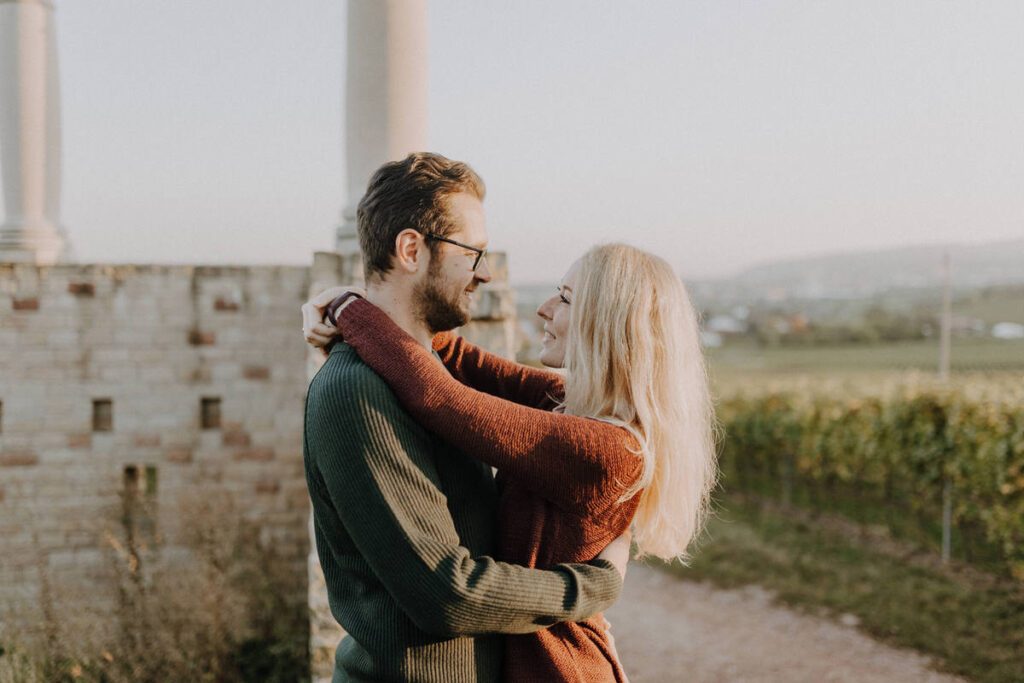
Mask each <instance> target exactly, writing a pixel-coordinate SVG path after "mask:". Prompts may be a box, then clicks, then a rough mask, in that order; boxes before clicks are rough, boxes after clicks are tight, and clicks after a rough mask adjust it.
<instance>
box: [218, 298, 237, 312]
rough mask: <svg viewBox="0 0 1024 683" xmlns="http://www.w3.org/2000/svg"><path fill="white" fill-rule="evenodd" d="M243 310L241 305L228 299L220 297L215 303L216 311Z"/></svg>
mask: <svg viewBox="0 0 1024 683" xmlns="http://www.w3.org/2000/svg"><path fill="white" fill-rule="evenodd" d="M240 308H241V306H240V305H239V303H238V302H237V301H235V300H233V299H230V298H228V297H223V296H219V297H217V299H216V300H215V301H214V302H213V310H215V311H222V312H223V311H237V310H239V309H240Z"/></svg>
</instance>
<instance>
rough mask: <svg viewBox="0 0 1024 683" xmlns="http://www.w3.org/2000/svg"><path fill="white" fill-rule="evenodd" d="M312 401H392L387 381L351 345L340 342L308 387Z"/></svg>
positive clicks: (392, 396) (392, 397)
mask: <svg viewBox="0 0 1024 683" xmlns="http://www.w3.org/2000/svg"><path fill="white" fill-rule="evenodd" d="M309 398H310V400H311V401H312V400H318V399H334V400H341V401H346V402H347V401H356V400H365V401H373V402H378V401H385V402H388V403H391V402H393V401H394V400H395V399H394V395H393V394H392V393H391V390H390V389H389V388H388V386H387V384H386V383H385V382H384V380H383V379H382V378H381V377H380V375H378V374H377V373H376V372H374V371H373V368H371V367H370V366H369V365H367V364H366V363H365V362H363V359H362V358H360V357H359V354H358V353H356V351H355V349H353V348H352V347H351V346H349V345H348V344H345V343H343V342H338V344H337V345H336V346H335V347H334V348H333V349H331V353H330V355H328V356H327V360H325V361H324V364H323V365H322V366H321V367H320V370H319V371H318V372H317V373H316V375H315V376H314V377H313V381H312V382H310V384H309Z"/></svg>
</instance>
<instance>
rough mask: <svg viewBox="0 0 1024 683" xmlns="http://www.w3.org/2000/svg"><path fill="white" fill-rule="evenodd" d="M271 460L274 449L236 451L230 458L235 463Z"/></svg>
mask: <svg viewBox="0 0 1024 683" xmlns="http://www.w3.org/2000/svg"><path fill="white" fill-rule="evenodd" d="M273 459H274V449H272V448H247V449H245V450H242V451H237V452H236V453H235V454H234V455H233V456H232V460H234V461H236V462H269V461H271V460H273Z"/></svg>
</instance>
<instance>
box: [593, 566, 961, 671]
mask: <svg viewBox="0 0 1024 683" xmlns="http://www.w3.org/2000/svg"><path fill="white" fill-rule="evenodd" d="M607 617H608V620H609V621H610V622H611V623H612V626H613V628H612V633H613V634H614V635H615V640H616V646H617V647H618V650H619V655H620V656H621V658H622V663H623V666H624V667H625V669H626V673H627V674H628V675H629V677H630V682H631V683H669V682H672V681H681V682H685V683H755V682H756V683H775V682H785V683H804V682H806V683H822V682H824V681H832V682H835V681H841V682H843V683H847V682H849V683H854V682H855V683H896V682H902V681H915V682H916V681H927V682H928V683H955V682H958V683H963V679H961V678H956V677H954V676H949V675H946V674H940V673H936V672H934V671H931V670H930V669H929V668H928V658H927V657H925V656H924V655H921V654H918V653H916V652H912V651H908V650H898V649H895V648H892V647H889V646H887V645H883V644H881V643H878V642H876V641H874V640H872V639H871V638H869V637H868V636H865V635H864V634H862V633H861V632H860V631H858V630H857V629H856V628H855V627H854V626H853V625H852V624H851V625H844V624H840V623H835V622H833V621H831V620H827V619H822V618H818V617H813V616H806V615H802V614H799V613H797V612H794V611H791V610H788V609H786V608H784V607H777V606H774V605H772V604H771V594H770V593H769V592H768V591H766V590H764V589H762V588H759V587H757V586H750V587H747V588H742V589H737V590H722V589H718V588H714V587H712V586H710V585H709V584H701V583H691V582H688V581H681V580H679V579H677V578H675V577H672V576H669V575H668V574H665V573H663V572H660V571H658V570H655V569H651V568H649V567H644V566H642V565H636V564H633V565H630V568H629V574H628V575H627V577H626V588H625V590H624V591H623V594H622V597H621V598H620V599H619V602H618V603H617V604H616V605H615V607H613V608H612V609H611V610H609V611H608V613H607ZM854 619H855V618H854V617H852V615H851V616H850V619H849V620H850V621H852V620H854Z"/></svg>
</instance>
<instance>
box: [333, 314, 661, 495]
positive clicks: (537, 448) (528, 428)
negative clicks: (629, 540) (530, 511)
mask: <svg viewBox="0 0 1024 683" xmlns="http://www.w3.org/2000/svg"><path fill="white" fill-rule="evenodd" d="M338 326H339V329H340V331H341V334H342V337H343V338H344V339H345V341H346V342H347V343H348V344H350V345H351V346H353V347H354V348H355V350H356V352H357V353H358V354H359V356H360V357H361V358H362V359H363V361H364V362H366V364H367V365H369V366H370V367H372V368H373V369H374V371H376V372H377V373H378V374H379V375H380V376H381V377H382V378H383V379H384V381H386V382H387V383H388V385H389V386H390V387H391V389H392V391H394V392H395V395H396V396H397V397H398V400H399V401H400V402H401V403H402V405H403V406H404V407H405V409H406V410H408V411H409V413H410V414H411V415H412V416H413V418H415V419H416V421H417V422H418V423H419V424H421V425H423V426H424V427H426V428H427V429H429V430H430V431H432V432H434V433H435V434H437V435H438V436H440V437H441V438H443V439H444V440H445V441H448V442H449V443H451V444H453V445H455V446H456V447H458V448H459V449H460V450H462V451H463V452H464V453H466V454H467V455H469V456H470V457H474V458H478V459H480V460H482V461H484V462H486V463H488V464H489V465H492V466H493V467H497V468H498V469H499V470H501V471H503V472H504V473H506V474H507V475H508V476H510V477H513V478H515V479H516V480H517V481H519V482H520V483H522V484H523V485H524V486H526V487H527V488H529V489H530V490H532V491H533V492H534V493H536V494H537V495H539V496H541V497H542V498H545V499H547V500H550V501H551V502H553V503H555V504H557V505H560V506H562V507H564V508H566V509H571V510H574V511H577V512H581V513H587V514H592V513H594V512H595V511H598V510H600V509H606V508H607V507H609V506H610V505H612V504H614V503H615V502H616V501H617V500H618V499H619V498H620V497H621V495H622V494H623V493H624V492H625V491H626V490H627V489H628V488H629V487H630V486H632V485H633V484H634V483H635V482H636V480H637V479H638V478H639V477H640V475H641V473H642V468H643V461H642V459H641V457H640V455H639V454H638V453H636V452H635V451H636V450H638V449H637V448H636V442H635V439H633V437H632V436H631V435H630V434H629V432H628V431H627V430H626V429H624V428H622V427H619V426H615V425H612V424H609V423H607V422H603V421H600V420H594V419H589V418H582V417H577V416H573V415H564V414H561V413H554V412H550V411H546V410H538V409H535V408H530V407H527V406H521V405H517V404H515V403H511V402H509V401H505V400H503V399H501V398H497V397H495V396H491V395H488V394H485V393H482V392H479V391H476V390H474V389H472V388H470V387H466V386H464V385H462V384H461V383H459V382H458V381H456V380H455V379H454V378H453V377H452V376H451V375H449V374H448V373H447V372H445V370H444V368H443V367H441V366H440V365H439V364H438V363H437V361H436V359H435V358H434V357H433V356H431V354H430V353H429V352H428V351H427V350H426V349H425V348H424V347H423V346H421V345H420V344H419V343H417V342H416V340H415V339H413V338H412V337H410V336H409V335H408V334H406V333H405V332H404V331H403V330H402V329H401V328H400V327H398V326H397V325H396V324H395V323H394V322H393V321H392V320H391V319H390V318H389V317H388V316H387V315H386V314H385V313H384V312H383V311H381V310H380V309H379V308H377V307H376V306H374V305H373V304H371V303H369V302H368V301H365V300H363V299H358V300H356V301H353V302H352V303H351V304H350V305H348V306H347V307H345V308H344V309H343V310H342V312H341V315H340V316H339V317H338Z"/></svg>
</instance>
